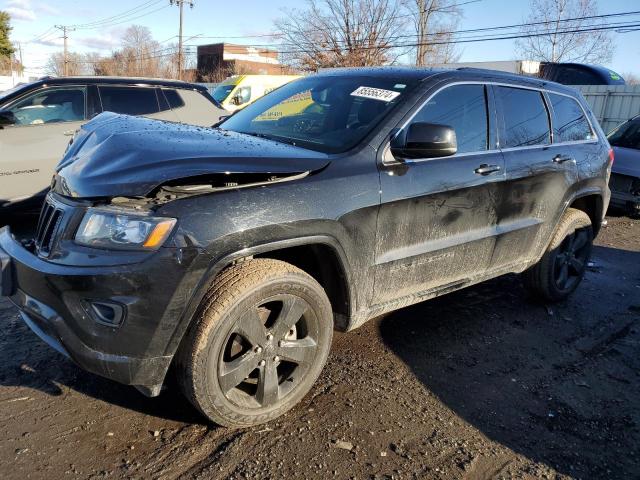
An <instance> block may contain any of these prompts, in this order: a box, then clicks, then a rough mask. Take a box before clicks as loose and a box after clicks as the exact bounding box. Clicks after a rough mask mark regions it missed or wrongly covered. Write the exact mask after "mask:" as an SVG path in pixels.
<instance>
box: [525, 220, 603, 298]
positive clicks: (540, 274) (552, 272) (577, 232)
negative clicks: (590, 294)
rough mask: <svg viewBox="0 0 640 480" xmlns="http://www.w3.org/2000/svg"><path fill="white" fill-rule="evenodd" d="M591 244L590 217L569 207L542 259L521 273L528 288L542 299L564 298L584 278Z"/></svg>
mask: <svg viewBox="0 0 640 480" xmlns="http://www.w3.org/2000/svg"><path fill="white" fill-rule="evenodd" d="M592 247H593V227H592V225H591V219H590V218H589V216H588V215H587V214H586V213H584V212H583V211H582V210H576V209H575V208H569V209H568V210H567V211H566V212H565V214H564V216H563V217H562V219H561V220H560V223H559V224H558V227H557V228H556V232H555V234H554V235H553V238H552V239H551V243H550V244H549V247H548V248H547V251H546V252H545V253H544V255H543V256H542V258H541V259H540V261H539V262H538V263H537V264H535V265H534V266H533V267H531V268H529V269H528V270H527V271H525V272H524V273H523V274H522V279H523V282H524V284H525V287H526V288H527V289H528V290H529V291H530V292H531V293H532V294H533V295H534V296H535V297H537V298H539V299H541V300H544V301H549V302H558V301H560V300H564V299H565V298H567V297H568V296H569V295H570V294H571V293H572V292H573V291H574V290H575V289H576V288H577V287H578V285H579V284H580V282H581V281H582V278H583V277H584V273H585V271H586V268H587V263H588V261H589V258H590V257H591V249H592Z"/></svg>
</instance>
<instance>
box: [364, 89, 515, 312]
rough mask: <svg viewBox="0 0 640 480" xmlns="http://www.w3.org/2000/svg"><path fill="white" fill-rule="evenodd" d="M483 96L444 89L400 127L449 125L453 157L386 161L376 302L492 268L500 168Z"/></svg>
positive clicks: (474, 91)
mask: <svg viewBox="0 0 640 480" xmlns="http://www.w3.org/2000/svg"><path fill="white" fill-rule="evenodd" d="M488 93H489V90H488V89H487V88H486V87H485V86H484V85H482V84H458V85H451V86H448V87H445V88H444V89H443V90H441V91H439V92H438V93H436V94H435V95H433V96H432V97H430V98H429V100H428V101H427V102H426V103H425V104H424V105H423V106H422V107H421V109H420V110H419V111H418V112H417V114H416V115H415V116H414V117H413V119H411V120H410V121H409V122H408V123H407V125H405V126H404V127H403V128H406V127H408V126H409V125H410V124H411V123H412V122H427V123H437V124H442V125H448V126H450V127H452V128H453V129H454V130H455V132H456V137H457V143H458V152H457V154H455V155H452V156H449V157H441V158H425V159H412V160H404V161H402V162H397V161H396V162H393V157H391V161H390V162H389V161H387V159H386V158H385V162H384V164H383V165H382V169H381V173H380V182H381V200H382V203H381V206H380V212H379V216H378V231H377V238H376V259H375V263H376V265H375V272H376V273H375V288H374V291H375V298H374V302H375V303H377V304H379V303H385V302H389V301H393V300H396V299H398V298H402V297H407V296H411V295H418V296H419V295H420V294H422V293H425V292H427V291H430V290H434V289H437V288H441V287H446V286H447V285H457V284H459V283H460V282H465V281H467V280H468V279H472V278H474V277H477V276H479V275H483V274H484V273H485V272H486V270H487V269H488V268H489V261H490V258H491V252H492V250H493V245H494V242H495V238H494V237H495V235H496V233H497V232H498V227H497V225H496V203H497V202H499V200H500V199H499V194H500V191H501V187H500V184H501V183H502V181H503V180H504V168H503V167H504V164H503V158H502V154H501V153H500V152H499V151H498V150H497V149H496V144H495V141H496V139H495V117H494V115H493V110H494V109H493V103H492V101H491V98H490V96H489V95H488ZM385 155H387V154H385Z"/></svg>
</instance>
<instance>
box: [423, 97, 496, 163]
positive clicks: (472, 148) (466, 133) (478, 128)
mask: <svg viewBox="0 0 640 480" xmlns="http://www.w3.org/2000/svg"><path fill="white" fill-rule="evenodd" d="M415 122H424V123H437V124H439V125H447V126H449V127H452V128H453V129H454V131H455V132H456V140H457V143H458V152H457V153H466V152H481V151H484V150H487V145H488V138H489V125H488V121H487V100H486V95H485V88H484V86H483V85H454V86H452V87H448V88H446V89H445V90H442V91H441V92H440V93H438V94H436V95H435V96H434V97H433V98H431V99H430V100H429V101H428V102H427V104H426V105H425V106H424V107H422V109H421V110H420V111H419V112H418V114H417V115H416V116H415V117H414V118H413V120H412V123H415Z"/></svg>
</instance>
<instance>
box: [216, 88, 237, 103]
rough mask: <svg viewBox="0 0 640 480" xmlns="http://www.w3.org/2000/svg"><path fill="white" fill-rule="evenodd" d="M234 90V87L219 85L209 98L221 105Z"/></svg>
mask: <svg viewBox="0 0 640 480" xmlns="http://www.w3.org/2000/svg"><path fill="white" fill-rule="evenodd" d="M234 88H235V85H219V86H217V87H216V88H215V89H214V90H213V93H212V94H211V96H212V97H213V99H214V100H215V101H216V102H218V103H222V102H224V100H225V99H226V98H227V97H228V96H229V94H230V93H231V90H233V89H234Z"/></svg>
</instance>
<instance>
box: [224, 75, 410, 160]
mask: <svg viewBox="0 0 640 480" xmlns="http://www.w3.org/2000/svg"><path fill="white" fill-rule="evenodd" d="M416 85H417V82H416V81H415V80H410V81H408V80H407V79H402V78H390V77H382V78H380V77H367V76H355V75H354V76H348V77H347V76H344V77H343V76H316V77H307V78H304V79H301V80H297V81H294V82H291V83H288V84H286V85H284V86H283V87H280V88H279V89H277V90H274V91H273V92H272V93H270V94H268V95H266V96H264V97H262V98H260V99H259V100H257V101H256V102H255V103H253V104H251V105H249V106H248V107H246V108H244V109H243V110H241V111H239V112H237V113H236V114H234V115H233V116H231V117H229V119H227V120H225V121H224V122H223V123H222V124H221V125H220V128H223V129H225V130H233V131H235V132H240V133H246V134H248V135H254V136H258V137H264V138H271V139H273V140H276V141H280V142H284V143H290V144H294V145H298V146H300V147H304V148H308V149H310V150H317V151H319V152H324V153H340V152H344V151H347V150H349V149H350V148H352V147H354V146H355V145H357V144H358V143H359V142H360V141H361V140H362V139H363V138H364V137H365V136H366V135H367V134H368V133H369V132H371V131H372V130H373V129H374V128H375V126H376V125H377V124H378V123H380V121H381V120H382V119H383V118H384V117H385V116H386V115H387V114H388V113H389V111H390V110H391V109H392V108H393V107H394V106H395V105H397V104H398V103H400V102H401V101H402V100H403V99H404V98H405V97H406V96H407V94H408V93H409V92H410V91H411V90H413V89H414V88H415V87H416Z"/></svg>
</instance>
